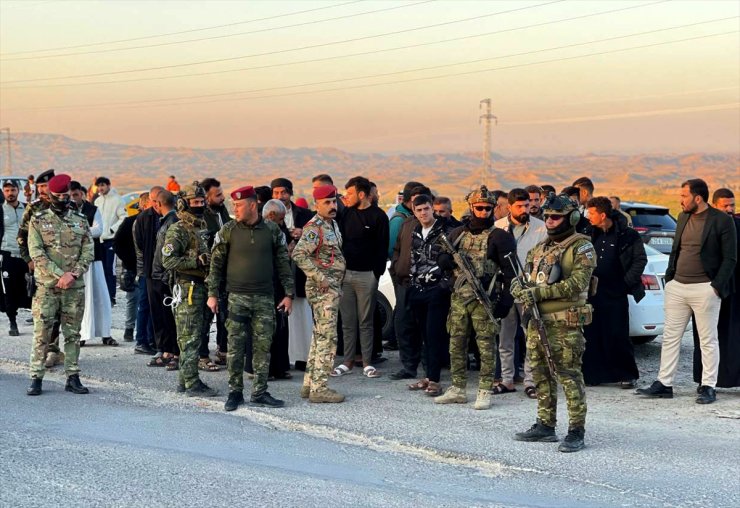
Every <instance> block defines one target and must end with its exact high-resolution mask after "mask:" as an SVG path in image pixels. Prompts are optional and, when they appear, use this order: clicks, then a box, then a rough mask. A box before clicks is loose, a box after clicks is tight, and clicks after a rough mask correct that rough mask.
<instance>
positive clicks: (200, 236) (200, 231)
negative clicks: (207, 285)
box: [178, 213, 210, 278]
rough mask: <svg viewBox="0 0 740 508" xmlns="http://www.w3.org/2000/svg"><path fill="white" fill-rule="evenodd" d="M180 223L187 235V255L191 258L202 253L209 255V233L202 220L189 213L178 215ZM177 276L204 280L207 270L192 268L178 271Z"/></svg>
mask: <svg viewBox="0 0 740 508" xmlns="http://www.w3.org/2000/svg"><path fill="white" fill-rule="evenodd" d="M178 216H179V217H180V223H181V224H182V225H183V226H184V228H183V229H184V230H185V231H186V232H187V234H188V250H187V252H188V253H191V252H192V253H193V257H198V256H200V255H201V254H203V253H209V252H210V250H209V249H208V239H209V237H210V233H209V231H208V228H207V226H206V223H205V221H204V220H203V219H199V218H197V217H195V216H194V215H193V214H190V213H182V214H178ZM178 273H179V274H183V275H192V276H194V277H199V278H205V277H206V275H208V269H207V268H205V267H204V268H193V269H192V270H178Z"/></svg>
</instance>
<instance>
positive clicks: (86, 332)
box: [80, 210, 111, 343]
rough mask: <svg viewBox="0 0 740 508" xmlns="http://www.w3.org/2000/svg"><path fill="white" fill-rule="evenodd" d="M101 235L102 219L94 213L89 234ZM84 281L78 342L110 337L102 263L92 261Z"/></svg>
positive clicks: (108, 304) (94, 236) (108, 299)
mask: <svg viewBox="0 0 740 508" xmlns="http://www.w3.org/2000/svg"><path fill="white" fill-rule="evenodd" d="M102 233H103V217H102V215H101V214H100V210H97V211H96V212H95V218H94V219H93V225H92V226H91V227H90V234H91V235H92V237H93V238H100V235H101V234H102ZM83 278H84V280H85V313H84V314H83V315H82V326H81V327H80V340H84V341H85V342H88V343H89V342H90V341H91V340H92V339H94V338H95V337H110V328H111V306H110V295H109V294H108V286H107V285H106V282H105V274H104V273H103V262H102V261H94V262H93V263H91V264H90V269H89V270H87V271H86V272H85V275H84V276H83Z"/></svg>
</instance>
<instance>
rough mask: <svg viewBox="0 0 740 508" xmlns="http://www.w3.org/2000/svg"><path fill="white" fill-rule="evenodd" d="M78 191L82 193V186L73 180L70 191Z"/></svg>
mask: <svg viewBox="0 0 740 508" xmlns="http://www.w3.org/2000/svg"><path fill="white" fill-rule="evenodd" d="M76 190H78V191H81V190H82V184H81V183H80V182H78V181H77V180H72V181H71V182H69V191H70V192H72V191H76Z"/></svg>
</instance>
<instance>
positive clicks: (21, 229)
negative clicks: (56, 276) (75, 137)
mask: <svg viewBox="0 0 740 508" xmlns="http://www.w3.org/2000/svg"><path fill="white" fill-rule="evenodd" d="M52 178H54V170H53V169H48V170H46V171H44V172H43V173H41V174H40V175H39V176H38V178H37V179H36V192H37V193H38V199H36V200H35V201H33V202H31V203H29V204H28V205H27V206H26V209H25V211H24V212H23V218H22V219H21V223H20V225H19V226H18V247H19V249H20V255H21V258H22V259H23V261H25V262H26V263H28V272H29V273H30V274H31V276H33V269H34V264H33V260H32V259H31V255H30V254H29V252H28V228H29V224H30V222H31V217H33V216H34V215H35V214H36V213H38V212H40V211H42V210H46V209H48V208H49V206H51V203H50V201H49V191H48V185H49V180H51V179H52ZM63 362H64V353H62V352H61V351H60V350H59V316H57V318H56V320H55V321H54V325H53V327H52V330H51V340H50V341H49V348H48V350H47V353H46V358H45V366H46V367H47V368H51V367H53V366H54V365H61V364H62V363H63Z"/></svg>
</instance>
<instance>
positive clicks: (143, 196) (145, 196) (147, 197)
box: [139, 191, 149, 199]
mask: <svg viewBox="0 0 740 508" xmlns="http://www.w3.org/2000/svg"><path fill="white" fill-rule="evenodd" d="M139 199H149V191H146V192H142V193H141V194H139Z"/></svg>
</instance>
